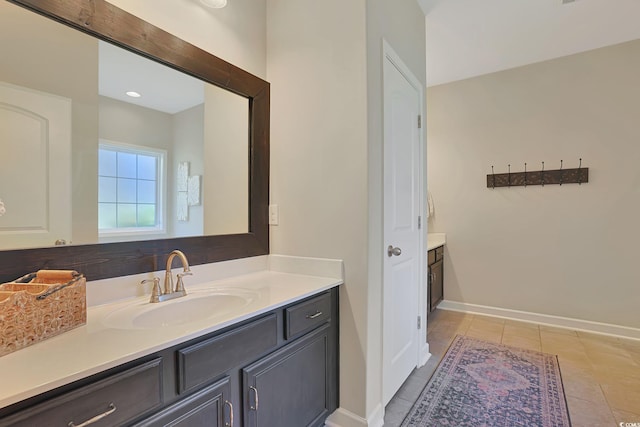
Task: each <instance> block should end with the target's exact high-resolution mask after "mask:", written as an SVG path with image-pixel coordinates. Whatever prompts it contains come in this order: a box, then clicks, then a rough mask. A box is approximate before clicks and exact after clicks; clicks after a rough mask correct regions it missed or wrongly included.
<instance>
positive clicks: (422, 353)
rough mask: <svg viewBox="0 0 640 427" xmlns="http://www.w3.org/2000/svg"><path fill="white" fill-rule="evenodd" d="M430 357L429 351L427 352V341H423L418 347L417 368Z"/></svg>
mask: <svg viewBox="0 0 640 427" xmlns="http://www.w3.org/2000/svg"><path fill="white" fill-rule="evenodd" d="M429 359H431V353H429V343H425V344H424V345H423V346H422V348H421V349H420V365H418V368H420V367H422V366H424V365H425V363H427V362H428V361H429Z"/></svg>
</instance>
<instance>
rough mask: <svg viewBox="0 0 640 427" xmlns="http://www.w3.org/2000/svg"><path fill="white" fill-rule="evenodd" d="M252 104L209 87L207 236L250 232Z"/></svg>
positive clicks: (204, 189)
mask: <svg viewBox="0 0 640 427" xmlns="http://www.w3.org/2000/svg"><path fill="white" fill-rule="evenodd" d="M248 119H249V101H248V100H247V98H244V97H241V96H238V95H235V94H233V93H231V92H228V91H226V90H223V89H220V88H218V87H215V86H211V85H206V86H205V107H204V123H205V127H204V141H205V142H206V143H205V145H204V154H203V156H204V165H205V172H206V173H205V175H204V183H203V184H204V188H203V192H204V197H203V199H204V200H203V206H204V208H205V210H206V211H207V215H206V216H205V218H204V232H205V234H207V235H208V234H236V233H247V232H248V231H249V161H248V160H249V132H248V131H247V121H248Z"/></svg>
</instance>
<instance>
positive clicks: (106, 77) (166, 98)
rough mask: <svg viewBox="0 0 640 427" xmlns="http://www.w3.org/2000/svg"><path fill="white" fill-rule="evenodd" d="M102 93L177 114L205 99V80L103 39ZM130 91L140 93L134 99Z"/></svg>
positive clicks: (99, 62) (99, 89) (100, 74)
mask: <svg viewBox="0 0 640 427" xmlns="http://www.w3.org/2000/svg"><path fill="white" fill-rule="evenodd" d="M98 46H99V47H98V55H99V60H98V64H99V71H98V92H99V93H100V95H102V96H107V97H109V98H114V99H118V100H120V101H124V102H128V103H131V104H136V105H139V106H142V107H146V108H151V109H153V110H158V111H162V112H165V113H169V114H175V113H178V112H180V111H184V110H186V109H188V108H191V107H193V106H196V105H199V104H202V103H203V102H204V82H203V81H202V80H198V79H196V78H195V77H191V76H189V75H187V74H183V73H181V72H179V71H176V70H174V69H173V68H169V67H167V66H165V65H162V64H159V63H157V62H155V61H151V60H149V59H147V58H144V57H142V56H140V55H136V54H133V53H131V52H129V51H127V50H124V49H121V48H119V47H116V46H114V45H112V44H110V43H106V42H103V41H100V42H99V44H98ZM128 91H135V92H138V93H140V94H141V95H142V96H141V97H140V98H131V97H129V96H127V95H126V92H128Z"/></svg>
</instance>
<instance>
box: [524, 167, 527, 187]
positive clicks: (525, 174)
mask: <svg viewBox="0 0 640 427" xmlns="http://www.w3.org/2000/svg"><path fill="white" fill-rule="evenodd" d="M524 188H527V162H524Z"/></svg>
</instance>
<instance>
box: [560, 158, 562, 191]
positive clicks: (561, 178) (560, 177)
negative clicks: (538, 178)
mask: <svg viewBox="0 0 640 427" xmlns="http://www.w3.org/2000/svg"><path fill="white" fill-rule="evenodd" d="M560 186H562V159H560Z"/></svg>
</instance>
